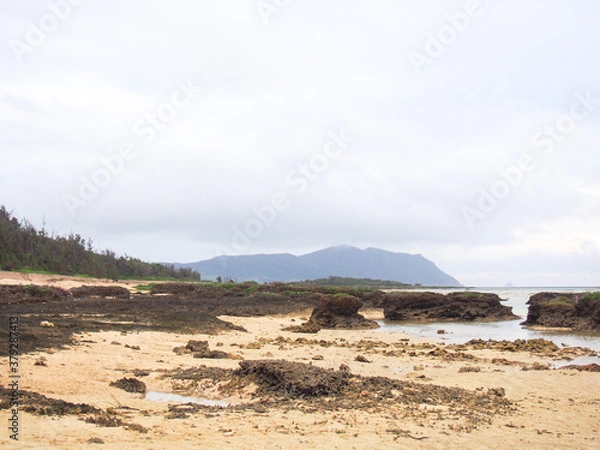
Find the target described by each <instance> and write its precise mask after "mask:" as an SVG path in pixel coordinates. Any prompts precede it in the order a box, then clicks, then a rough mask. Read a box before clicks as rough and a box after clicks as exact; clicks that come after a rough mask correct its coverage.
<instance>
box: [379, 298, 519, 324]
mask: <svg viewBox="0 0 600 450" xmlns="http://www.w3.org/2000/svg"><path fill="white" fill-rule="evenodd" d="M500 301H501V299H500V297H498V295H496V294H490V293H480V292H452V293H450V294H446V295H443V294H437V293H433V292H400V293H394V294H388V295H387V297H386V299H385V300H384V304H383V308H384V309H383V314H384V316H385V318H386V319H388V320H401V321H417V322H419V321H434V320H436V321H437V320H447V321H466V322H473V321H494V320H513V319H516V318H518V316H516V315H514V314H513V313H512V308H511V307H509V306H504V305H502V304H501V303H500Z"/></svg>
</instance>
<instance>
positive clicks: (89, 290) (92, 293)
mask: <svg viewBox="0 0 600 450" xmlns="http://www.w3.org/2000/svg"><path fill="white" fill-rule="evenodd" d="M70 292H71V294H72V295H73V297H76V298H84V297H100V298H107V297H114V298H121V299H122V298H130V297H131V293H130V292H129V290H128V289H126V288H124V287H122V286H86V285H83V286H80V287H75V288H72V289H71V290H70Z"/></svg>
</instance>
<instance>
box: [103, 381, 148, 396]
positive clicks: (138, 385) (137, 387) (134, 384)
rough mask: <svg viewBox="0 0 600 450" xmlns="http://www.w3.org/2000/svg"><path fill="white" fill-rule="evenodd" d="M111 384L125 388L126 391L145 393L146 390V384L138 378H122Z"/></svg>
mask: <svg viewBox="0 0 600 450" xmlns="http://www.w3.org/2000/svg"><path fill="white" fill-rule="evenodd" d="M110 386H113V387H116V388H119V389H123V390H124V391H125V392H131V393H138V394H143V393H145V392H146V384H145V383H144V382H143V381H140V380H138V379H137V378H121V379H120V380H117V381H112V382H111V383H110Z"/></svg>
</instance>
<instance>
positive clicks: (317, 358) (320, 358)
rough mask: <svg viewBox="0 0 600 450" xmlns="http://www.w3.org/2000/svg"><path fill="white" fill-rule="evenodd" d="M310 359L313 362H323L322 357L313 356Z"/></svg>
mask: <svg viewBox="0 0 600 450" xmlns="http://www.w3.org/2000/svg"><path fill="white" fill-rule="evenodd" d="M312 359H313V361H323V360H324V359H325V358H323V355H314V356H313V357H312Z"/></svg>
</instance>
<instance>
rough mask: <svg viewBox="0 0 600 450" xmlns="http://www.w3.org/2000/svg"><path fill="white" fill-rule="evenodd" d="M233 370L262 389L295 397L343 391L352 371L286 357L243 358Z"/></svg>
mask: <svg viewBox="0 0 600 450" xmlns="http://www.w3.org/2000/svg"><path fill="white" fill-rule="evenodd" d="M239 364H240V369H238V370H236V371H235V372H234V374H235V375H236V376H241V377H250V378H251V379H253V380H254V382H256V384H258V386H259V387H260V389H261V390H263V391H265V392H273V393H279V394H284V395H291V396H294V397H302V396H305V397H320V396H325V395H336V394H340V393H342V391H343V389H344V388H345V387H347V386H348V382H349V380H350V378H351V377H352V374H351V373H350V372H349V371H348V370H347V369H345V368H341V367H340V370H337V371H335V370H331V369H330V370H326V369H321V368H320V367H316V366H312V365H308V364H302V363H297V362H292V361H283V360H274V361H271V360H260V361H243V362H240V363H239Z"/></svg>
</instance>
